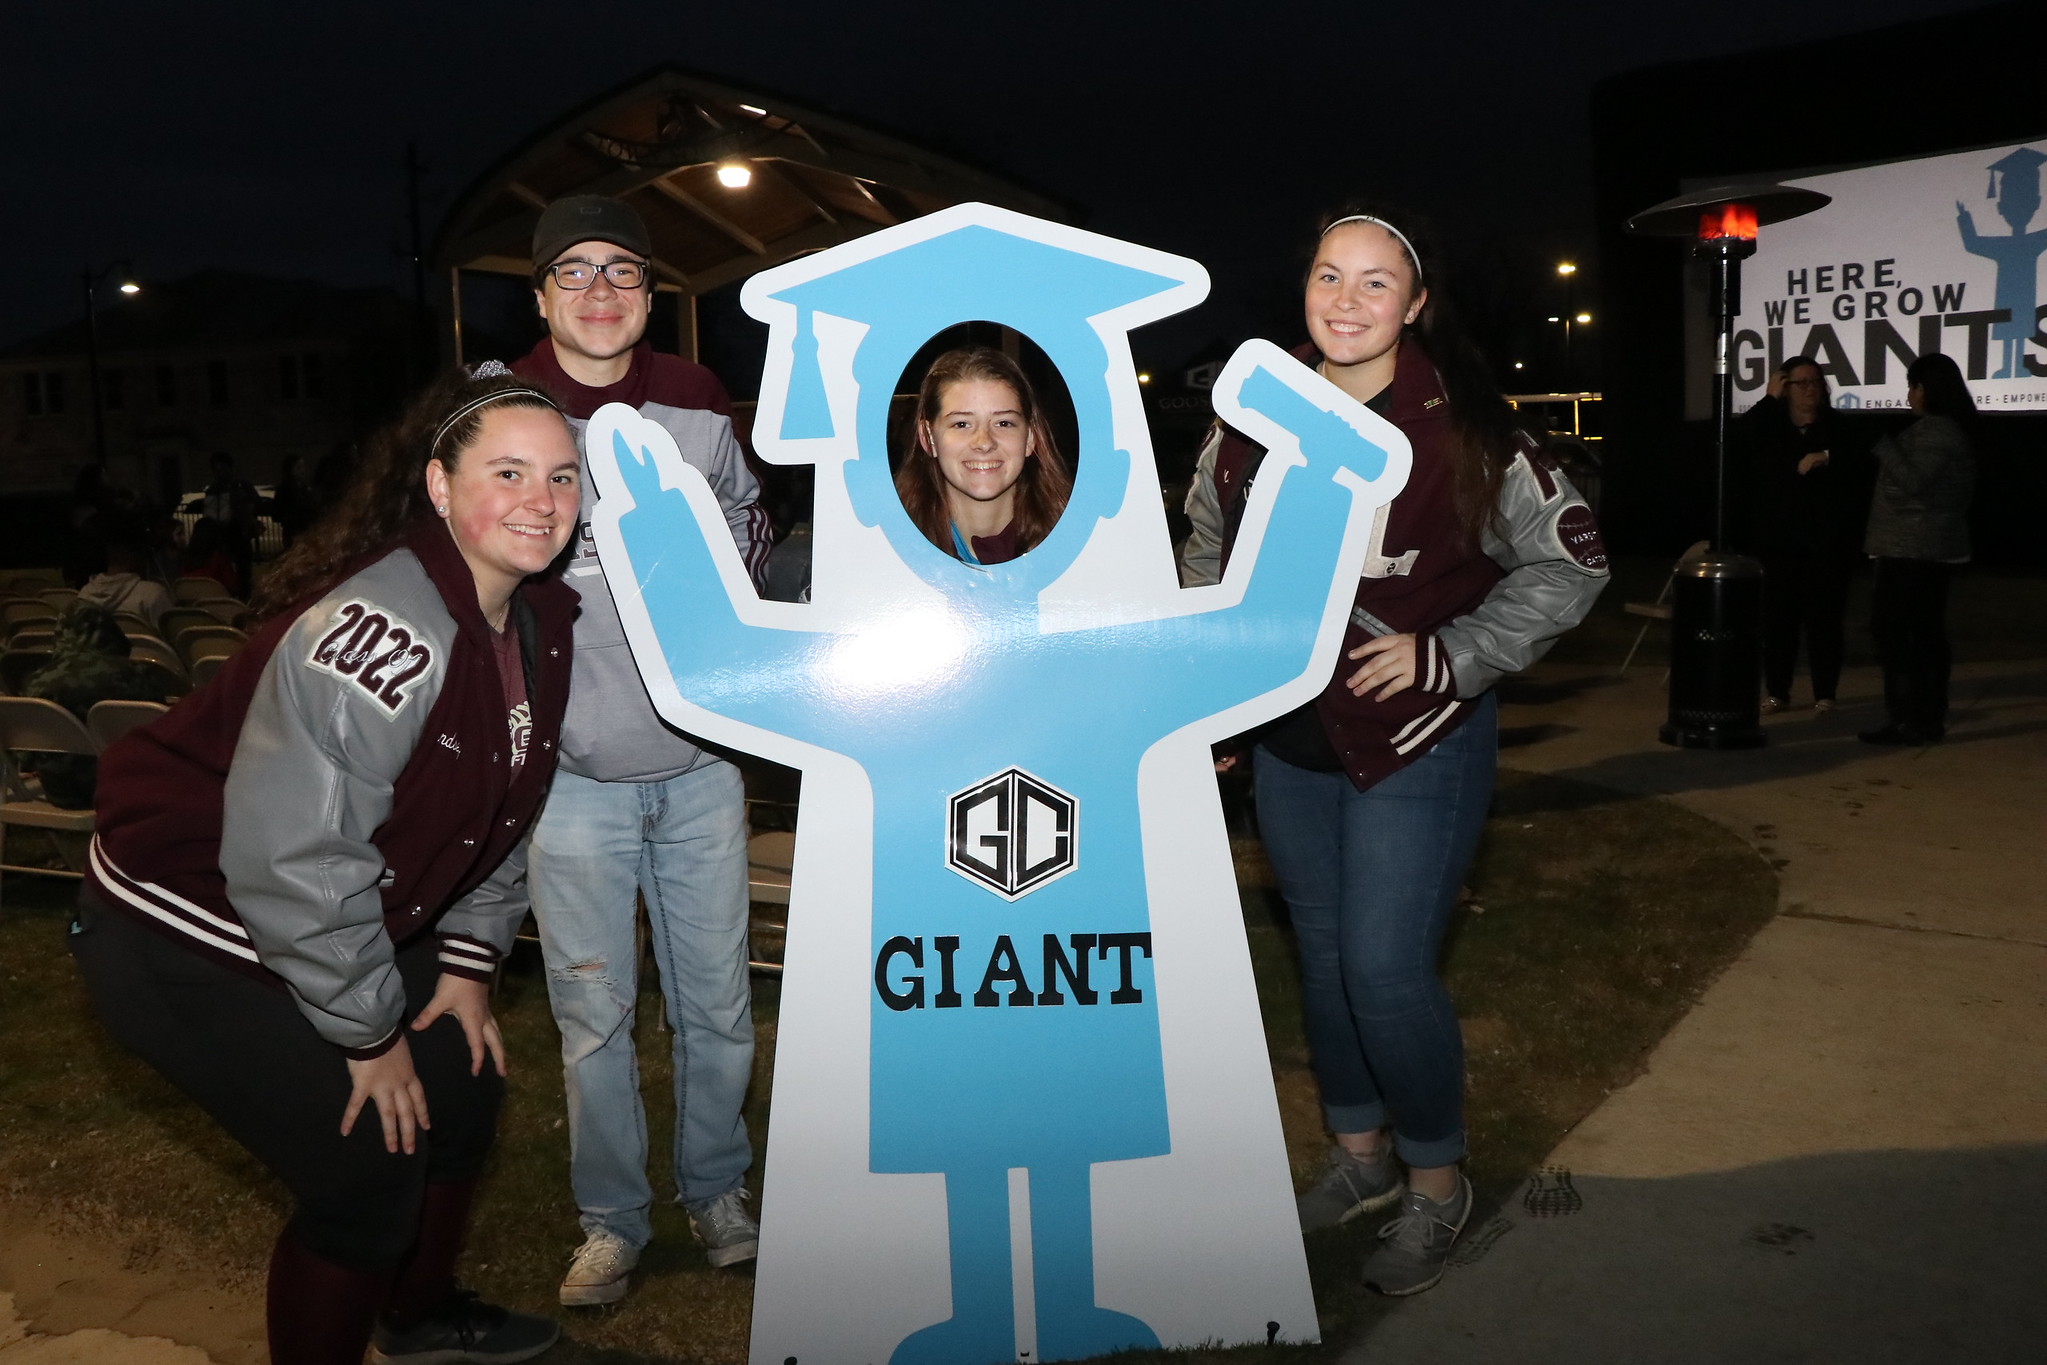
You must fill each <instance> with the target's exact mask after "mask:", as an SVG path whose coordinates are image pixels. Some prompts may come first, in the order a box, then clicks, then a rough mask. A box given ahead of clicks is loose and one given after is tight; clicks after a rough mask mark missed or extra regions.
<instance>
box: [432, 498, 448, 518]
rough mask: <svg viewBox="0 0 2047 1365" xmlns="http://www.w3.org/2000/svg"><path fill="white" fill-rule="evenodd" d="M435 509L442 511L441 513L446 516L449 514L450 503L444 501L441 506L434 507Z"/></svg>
mask: <svg viewBox="0 0 2047 1365" xmlns="http://www.w3.org/2000/svg"><path fill="white" fill-rule="evenodd" d="M434 510H435V511H436V512H439V513H440V514H441V515H442V516H444V517H445V516H447V515H448V504H446V503H445V502H444V503H442V504H441V505H440V506H438V507H436V508H434Z"/></svg>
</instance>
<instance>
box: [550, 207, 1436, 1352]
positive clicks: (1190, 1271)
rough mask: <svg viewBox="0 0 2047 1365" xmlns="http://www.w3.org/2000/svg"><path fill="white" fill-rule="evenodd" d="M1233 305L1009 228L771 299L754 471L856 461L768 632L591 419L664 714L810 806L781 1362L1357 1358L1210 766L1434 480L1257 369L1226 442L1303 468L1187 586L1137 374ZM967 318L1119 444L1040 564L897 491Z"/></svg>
mask: <svg viewBox="0 0 2047 1365" xmlns="http://www.w3.org/2000/svg"><path fill="white" fill-rule="evenodd" d="M1204 287H1205V277H1204V276H1203V274H1202V272H1201V269H1200V267H1199V266H1197V265H1195V264H1194V263H1193V262H1190V261H1185V260H1180V259H1178V258H1175V257H1171V256H1167V255H1164V254H1162V253H1158V252H1152V251H1147V250H1145V249H1143V248H1140V247H1135V246H1132V245H1130V244H1128V243H1122V242H1115V241H1112V240H1110V239H1107V238H1103V237H1099V236H1095V235H1093V234H1089V233H1084V232H1079V231H1076V230H1075V229H1072V228H1067V227H1062V226H1059V225H1056V224H1051V223H1043V222H1039V221H1036V220H1033V219H1030V218H1026V217H1022V216H1020V215H1017V214H1013V213H1007V212H1004V211H1002V210H999V209H993V208H989V207H987V206H985V205H966V206H962V207H960V208H957V209H952V210H947V211H946V212H944V213H940V214H934V215H931V216H930V217H928V218H924V219H919V220H917V221H915V222H912V223H909V224H905V225H902V226H900V227H896V228H891V229H887V230H884V231H882V232H878V233H875V234H873V235H872V236H870V237H867V238H864V239H862V240H860V241H858V242H854V243H849V244H847V245H845V246H842V247H837V248H834V249H832V250H831V251H827V252H824V253H821V254H820V255H817V256H814V257H810V258H808V259H806V260H803V261H799V262H796V263H793V264H791V265H787V266H782V267H779V268H777V269H776V270H773V271H768V272H765V273H764V274H762V275H760V276H757V277H756V278H755V279H754V281H753V282H752V283H750V284H749V286H748V288H747V291H746V294H745V302H746V306H747V308H748V309H749V311H751V312H753V313H754V314H755V316H757V317H761V318H763V319H765V320H766V321H768V322H769V324H770V326H771V328H772V332H771V338H770V349H769V359H768V365H767V370H766V375H765V378H764V383H763V389H762V400H761V408H760V414H759V423H758V425H757V427H756V431H755V439H756V442H757V443H758V445H759V447H760V449H761V451H762V453H763V454H765V455H766V456H767V457H768V458H770V459H773V460H777V461H782V462H800V461H810V462H814V463H815V464H816V465H817V503H816V511H815V521H814V528H815V530H814V534H815V544H816V547H817V557H816V562H815V570H814V576H813V600H812V601H811V602H809V603H806V604H788V603H771V602H763V601H761V600H760V599H759V598H758V597H757V596H756V595H755V594H754V593H753V591H752V589H751V586H750V585H749V584H748V583H747V582H746V579H745V575H744V573H743V571H742V570H741V568H740V567H739V562H738V556H737V553H736V551H735V550H734V548H733V546H732V543H731V538H730V535H729V532H728V531H727V529H726V523H725V520H724V516H723V512H722V509H721V508H720V507H719V506H718V504H717V501H716V499H715V498H714V497H713V496H712V494H711V490H710V489H709V487H708V485H707V484H706V483H705V482H704V480H703V478H702V476H701V475H700V474H698V473H697V472H696V471H695V470H694V469H693V468H691V467H690V466H689V465H688V464H687V463H686V462H685V461H684V460H683V459H682V458H681V455H680V454H679V452H677V450H676V449H675V446H674V442H673V440H672V439H671V438H670V437H669V435H668V434H667V432H666V431H665V430H664V429H663V428H661V427H659V426H658V425H656V424H654V423H653V422H651V421H648V420H646V419H644V418H642V417H640V416H639V415H638V414H637V413H635V412H633V411H632V410H631V409H628V408H626V407H624V406H622V405H613V406H609V407H606V408H604V409H601V410H600V411H599V412H598V413H597V414H596V416H595V418H593V420H592V421H591V423H590V426H589V429H588V432H587V433H586V443H587V454H588V457H589V461H590V467H591V473H592V478H593V481H594V482H595V484H596V486H597V492H598V493H599V494H600V495H601V498H602V500H601V501H600V502H599V504H598V506H597V509H596V511H595V513H594V514H593V518H592V533H593V535H594V536H595V537H596V540H597V545H598V551H599V554H600V556H601V557H602V560H603V564H604V569H605V575H606V579H607V581H608V582H609V584H610V585H611V588H612V592H613V595H614V597H615V598H616V599H617V602H618V606H619V616H620V620H621V622H622V623H623V625H624V627H625V631H626V635H627V639H628V640H629V641H630V643H631V645H632V649H633V654H634V658H635V661H636V663H637V664H638V667H639V669H640V673H641V676H642V678H643V679H644V680H645V682H646V684H647V688H648V693H649V695H650V696H651V697H652V698H653V699H654V702H655V705H656V707H657V709H659V710H660V712H661V713H662V715H663V716H664V717H666V718H667V719H668V720H669V721H670V722H672V723H674V724H676V725H678V726H680V727H682V728H684V729H686V730H689V731H690V732H692V733H694V734H698V735H702V736H704V737H706V738H708V739H711V740H714V741H718V742H721V743H725V744H729V745H733V746H735V747H738V748H742V749H746V750H749V751H752V752H755V753H759V754H763V755H765V756H767V757H770V758H774V759H776V760H778V761H780V762H784V763H788V764H791V765H794V766H798V767H801V768H802V769H803V775H804V776H803V806H802V812H801V819H800V835H799V838H798V841H797V851H796V865H795V868H794V870H793V875H792V888H791V897H790V907H789V933H788V947H787V952H786V956H785V960H784V977H783V989H782V999H781V1012H780V1017H779V1021H778V1045H777V1046H778V1050H777V1057H776V1074H775V1092H774V1126H773V1130H772V1132H771V1133H770V1136H769V1148H768V1156H767V1164H766V1172H765V1185H764V1191H763V1201H762V1209H761V1214H762V1238H761V1252H760V1263H759V1267H758V1271H757V1276H756V1291H755V1311H754V1332H753V1342H752V1359H753V1361H754V1362H755V1365H783V1363H784V1362H786V1361H787V1360H789V1359H790V1358H792V1357H793V1358H795V1359H796V1360H797V1361H799V1362H801V1363H802V1365H831V1363H833V1362H847V1363H848V1365H858V1363H868V1365H872V1363H874V1362H881V1361H890V1362H892V1365H987V1363H988V1362H994V1361H1009V1360H1019V1359H1025V1360H1028V1359H1038V1360H1062V1359H1074V1358H1079V1357H1084V1356H1092V1355H1097V1354H1100V1353H1102V1352H1104V1351H1108V1350H1112V1349H1116V1348H1119V1347H1147V1346H1154V1345H1166V1346H1174V1345H1194V1344H1197V1343H1200V1342H1208V1341H1218V1342H1225V1343H1237V1342H1258V1341H1267V1340H1273V1339H1277V1340H1283V1341H1305V1340H1312V1339H1314V1338H1315V1336H1316V1334H1317V1328H1316V1322H1315V1312H1314V1304H1313V1300H1312V1296H1311V1294H1310V1291H1309V1284H1308V1278H1307V1271H1306V1265H1305V1262H1304V1259H1303V1256H1302V1250H1301V1242H1300V1234H1299V1227H1298V1223H1297V1221H1296V1217H1295V1213H1294V1206H1293V1194H1292V1186H1291V1181H1290V1180H1289V1178H1288V1171H1287V1163H1286V1156H1285V1150H1284V1145H1283V1142H1282V1138H1281V1134H1280V1128H1279V1117H1278V1108H1277V1104H1276V1102H1275V1100H1274V1096H1273V1089H1272V1080H1271V1071H1270V1062H1269V1059H1268V1057H1267V1055H1266V1050H1265V1042H1264V1035H1263V1032H1262V1028H1261V1024H1260V1019H1259V1013H1258V1005H1257V997H1256V991H1255V986H1254V983H1253V980H1252V977H1251V970H1250V960H1249V954H1248V951H1247V948H1246V944H1245V938H1244V929H1243V920H1242V913H1241V909H1240V907H1239V905H1238V903H1237V898H1236V893H1235V878H1234V872H1233V868H1232V866H1231V862H1230V856H1229V848H1228V842H1227V837H1226V835H1225V832H1224V828H1223V823H1222V814H1221V808H1220V804H1219V802H1218V799H1217V795H1216V788H1215V782H1214V777H1213V773H1212V770H1211V767H1210V761H1209V750H1208V745H1209V743H1210V742H1211V741H1212V740H1215V739H1219V738H1221V737H1223V736H1226V735H1228V734H1231V733H1235V732H1237V731H1241V730H1243V729H1246V728H1248V727H1249V726H1251V725H1253V724H1256V723H1258V722H1260V721H1263V720H1266V719H1269V718H1270V717H1272V716H1274V715H1278V714H1280V713H1282V712H1284V711H1285V710H1287V709H1289V708H1290V707H1292V706H1295V705H1298V704H1300V703H1302V702H1304V701H1307V700H1308V699H1310V698H1312V697H1313V696H1314V695H1315V694H1316V693H1318V692H1319V691H1320V690H1321V688H1322V687H1323V685H1324V684H1325V683H1326V682H1327V681H1328V679H1329V677H1330V675H1331V673H1332V672H1333V671H1334V670H1335V668H1336V663H1337V661H1336V652H1337V650H1338V647H1339V645H1340V641H1341V636H1342V631H1343V626H1344V622H1345V619H1346V617H1347V615H1348V612H1349V608H1350V602H1351V599H1352V596H1353V594H1354V593H1355V590H1356V582H1357V573H1358V566H1359V565H1361V564H1362V563H1363V562H1364V558H1365V552H1366V545H1367V542H1368V539H1369V537H1370V533H1371V528H1372V523H1373V519H1374V515H1375V513H1377V512H1378V511H1379V510H1380V509H1382V508H1383V507H1384V506H1385V504H1386V503H1387V502H1388V501H1390V499H1391V498H1392V497H1393V495H1394V494H1395V493H1397V492H1398V491H1399V489H1400V487H1401V485H1402V484H1403V483H1404V481H1405V479H1406V475H1407V469H1408V458H1409V455H1408V448H1407V444H1406V442H1405V440H1404V439H1403V438H1401V436H1400V435H1399V433H1398V432H1397V431H1395V430H1394V429H1393V428H1392V427H1390V426H1389V425H1387V424H1386V423H1385V422H1384V421H1382V420H1381V419H1379V418H1378V417H1376V416H1374V415H1373V414H1371V413H1370V412H1368V411H1366V410H1365V409H1364V408H1363V407H1361V406H1359V405H1358V404H1356V403H1355V402H1352V401H1351V400H1350V399H1349V398H1347V397H1345V396H1344V395H1343V394H1342V393H1340V392H1338V391H1337V390H1336V389H1335V388H1333V387H1331V386H1330V385H1329V384H1327V383H1325V382H1324V381H1323V380H1321V379H1320V378H1319V377H1317V376H1316V375H1315V374H1314V373H1313V372H1312V371H1310V370H1308V369H1307V368H1306V367H1304V366H1302V365H1300V364H1299V363H1298V362H1296V361H1294V360H1293V359H1291V358H1290V357H1288V356H1287V355H1285V354H1284V353H1283V352H1281V351H1279V350H1278V349H1277V348H1276V347H1272V346H1270V345H1268V344H1266V343H1263V342H1250V343H1246V345H1245V346H1244V347H1243V348H1241V349H1240V350H1239V351H1238V353H1237V355H1236V356H1235V357H1233V358H1232V360H1231V362H1230V364H1229V365H1228V366H1227V367H1225V369H1224V371H1223V374H1222V377H1221V379H1220V381H1219V382H1218V384H1217V386H1216V389H1215V399H1216V403H1217V410H1218V412H1219V413H1221V414H1222V415H1223V416H1224V417H1225V419H1226V420H1228V421H1229V422H1231V423H1232V425H1234V426H1236V427H1237V428H1238V429H1239V430H1241V431H1244V432H1245V433H1246V434H1248V435H1250V436H1251V437H1252V438H1253V439H1255V440H1257V441H1258V442H1260V443H1261V444H1262V445H1264V446H1266V447H1267V449H1268V451H1269V453H1268V455H1267V456H1266V459H1265V462H1264V464H1263V465H1262V466H1261V469H1260V473H1259V477H1258V479H1257V480H1256V482H1255V484H1254V486H1253V490H1252V493H1251V498H1250V502H1249V505H1248V508H1247V511H1246V514H1245V518H1244V522H1243V531H1242V534H1241V535H1240V538H1239V541H1238V544H1237V547H1236V550H1235V552H1234V554H1233V557H1232V560H1231V564H1230V569H1229V573H1228V575H1227V576H1226V577H1225V579H1224V581H1223V582H1222V583H1220V584H1218V585H1215V586H1213V587H1209V588H1202V589H1193V590H1187V591H1182V590H1180V589H1179V588H1178V587H1177V584H1176V582H1175V579H1174V575H1173V568H1172V561H1171V552H1170V547H1169V545H1168V543H1167V536H1166V530H1165V526H1164V517H1163V511H1162V506H1161V501H1160V498H1159V495H1158V488H1157V481H1156V474H1155V469H1154V464H1153V461H1152V459H1151V451H1150V445H1149V441H1148V439H1147V436H1146V431H1145V425H1144V421H1143V413H1142V408H1141V400H1140V390H1139V388H1138V386H1137V382H1136V375H1135V370H1134V366H1133V365H1132V363H1131V359H1130V355H1129V349H1128V344H1127V339H1126V338H1127V332H1128V329H1129V328H1130V327H1131V326H1134V325H1137V324H1138V323H1140V322H1144V321H1150V320H1152V319H1154V318H1157V317H1159V316H1163V315H1164V314H1166V313H1169V312H1172V311H1174V310H1176V309H1179V308H1183V307H1186V306H1188V305H1190V304H1192V303H1193V302H1195V301H1197V300H1198V299H1199V298H1200V297H1201V295H1202V293H1203V290H1204ZM970 319H986V320H990V321H995V322H999V323H1003V324H1005V325H1007V326H1010V327H1014V328H1016V329H1017V330H1019V331H1022V332H1024V333H1025V334H1027V335H1029V336H1030V337H1031V338H1032V339H1033V340H1034V341H1035V342H1036V343H1037V344H1038V345H1039V346H1041V347H1042V348H1043V349H1044V350H1045V352H1046V353H1047V354H1048V355H1049V356H1050V357H1051V358H1052V360H1053V361H1054V363H1055V364H1057V365H1058V366H1059V367H1060V370H1061V373H1062V375H1063V376H1064V378H1065V380H1066V382H1067V385H1068V388H1069V389H1070V391H1071V393H1072V396H1073V399H1074V408H1075V413H1076V416H1077V418H1078V419H1079V428H1080V442H1079V450H1078V453H1077V459H1076V466H1077V468H1076V484H1075V490H1074V496H1073V500H1072V502H1071V503H1070V504H1069V506H1068V508H1067V511H1066V513H1065V515H1064V516H1063V517H1062V519H1061V521H1060V523H1059V525H1058V527H1057V528H1056V529H1055V530H1054V531H1053V532H1052V534H1051V535H1050V536H1048V537H1047V539H1046V540H1045V541H1044V542H1043V543H1041V544H1040V545H1038V546H1036V547H1034V548H1033V549H1032V550H1031V551H1030V552H1029V553H1028V554H1026V555H1024V556H1022V557H1021V558H1019V559H1017V560H1015V561H1012V562H1011V563H1009V564H1002V565H990V566H975V565H967V564H962V563H960V562H959V561H957V560H954V559H952V558H951V557H950V556H948V555H945V554H943V553H942V552H940V551H939V550H937V549H936V548H935V547H933V546H932V545H930V544H929V543H928V542H927V541H926V540H925V539H924V537H923V536H922V535H921V533H919V532H917V531H916V529H915V527H914V526H912V525H911V523H910V521H909V519H908V516H907V515H906V514H905V513H904V512H903V510H902V508H901V505H900V503H899V502H898V501H897V499H896V496H895V493H894V490H893V487H892V485H891V482H890V480H889V477H888V452H887V450H886V448H885V446H884V444H883V442H884V441H885V438H886V415H887V403H888V398H889V395H890V394H891V392H892V390H893V389H894V388H895V385H896V381H897V379H898V377H899V376H900V375H901V373H902V370H903V367H904V365H905V364H906V363H907V362H908V360H909V359H910V358H911V357H912V355H913V354H914V353H915V352H916V351H917V350H918V349H920V348H921V347H922V346H923V344H924V342H925V341H926V340H927V339H928V338H929V337H930V336H932V335H933V334H934V333H936V332H938V331H940V330H942V329H943V328H945V327H947V326H949V325H951V324H953V323H955V322H959V321H963V320H970ZM1027 814H1028V815H1029V819H1030V820H1032V821H1035V822H1036V824H1035V825H1032V826H1030V829H1034V830H1035V831H1036V832H1035V833H1032V832H1029V830H1027V828H1026V825H1027V821H1026V815H1027ZM1046 858H1053V859H1056V860H1058V861H1057V865H1056V867H1053V866H1052V864H1050V863H1047V862H1045V859H1046ZM1025 863H1029V864H1031V865H1033V866H1041V867H1047V868H1050V869H1051V872H1050V874H1049V875H1043V876H1033V877H1029V878H1016V877H1008V878H1007V879H1006V880H1005V876H1006V875H1007V874H1006V869H1014V868H1017V867H1019V866H1021V865H1023V864H1025ZM1090 972H1092V973H1094V975H1093V977H1090ZM977 986H978V989H976V987H977Z"/></svg>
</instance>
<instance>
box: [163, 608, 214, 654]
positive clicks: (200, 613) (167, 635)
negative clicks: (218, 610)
mask: <svg viewBox="0 0 2047 1365" xmlns="http://www.w3.org/2000/svg"><path fill="white" fill-rule="evenodd" d="M219 624H220V618H219V617H218V616H215V615H214V614H213V613H212V612H210V611H207V610H206V609H205V608H204V607H195V606H188V605H181V606H175V607H172V608H171V609H170V610H169V611H167V612H165V613H164V614H163V615H162V616H159V617H158V618H157V619H156V627H157V629H156V633H157V634H159V635H161V636H163V638H164V639H166V640H169V641H170V642H171V643H172V644H176V643H177V642H178V636H179V635H180V634H181V633H182V632H184V631H186V630H188V629H190V628H191V627H193V626H217V625H219Z"/></svg>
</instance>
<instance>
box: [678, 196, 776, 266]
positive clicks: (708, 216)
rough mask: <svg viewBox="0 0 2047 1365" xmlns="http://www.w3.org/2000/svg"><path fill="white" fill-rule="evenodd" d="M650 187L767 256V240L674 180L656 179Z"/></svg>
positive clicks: (756, 253)
mask: <svg viewBox="0 0 2047 1365" xmlns="http://www.w3.org/2000/svg"><path fill="white" fill-rule="evenodd" d="M649 188H651V189H653V190H655V191H657V192H659V193H660V194H661V195H663V196H665V197H666V198H668V199H671V200H673V201H674V202H676V203H678V204H680V205H682V206H683V207H684V208H686V209H688V210H689V211H690V212H691V213H694V214H695V215H696V216H697V217H699V218H701V219H703V220H704V221H705V222H707V223H709V224H710V225H711V226H712V227H714V228H716V229H718V231H720V232H722V233H724V234H725V235H726V236H727V237H730V238H731V239H732V240H733V241H735V242H737V243H739V244H740V245H741V246H743V247H745V248H746V249H747V250H748V251H751V252H752V253H753V254H754V255H756V256H765V255H767V254H768V244H767V243H766V242H763V241H762V240H761V239H760V238H758V237H756V236H754V235H753V234H752V233H751V232H748V231H747V230H746V229H745V228H743V227H741V226H739V224H737V223H735V222H733V221H732V220H731V219H730V218H727V217H726V216H725V215H724V214H722V213H720V212H718V210H716V209H714V208H712V207H711V206H710V205H709V204H706V203H705V202H704V201H703V200H701V199H699V198H697V197H696V196H695V195H693V194H691V193H690V192H689V191H688V190H686V189H683V188H682V187H681V186H680V185H677V184H676V183H675V182H674V181H673V180H669V179H661V180H656V181H654V182H653V183H652V184H651V185H650V186H649Z"/></svg>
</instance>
